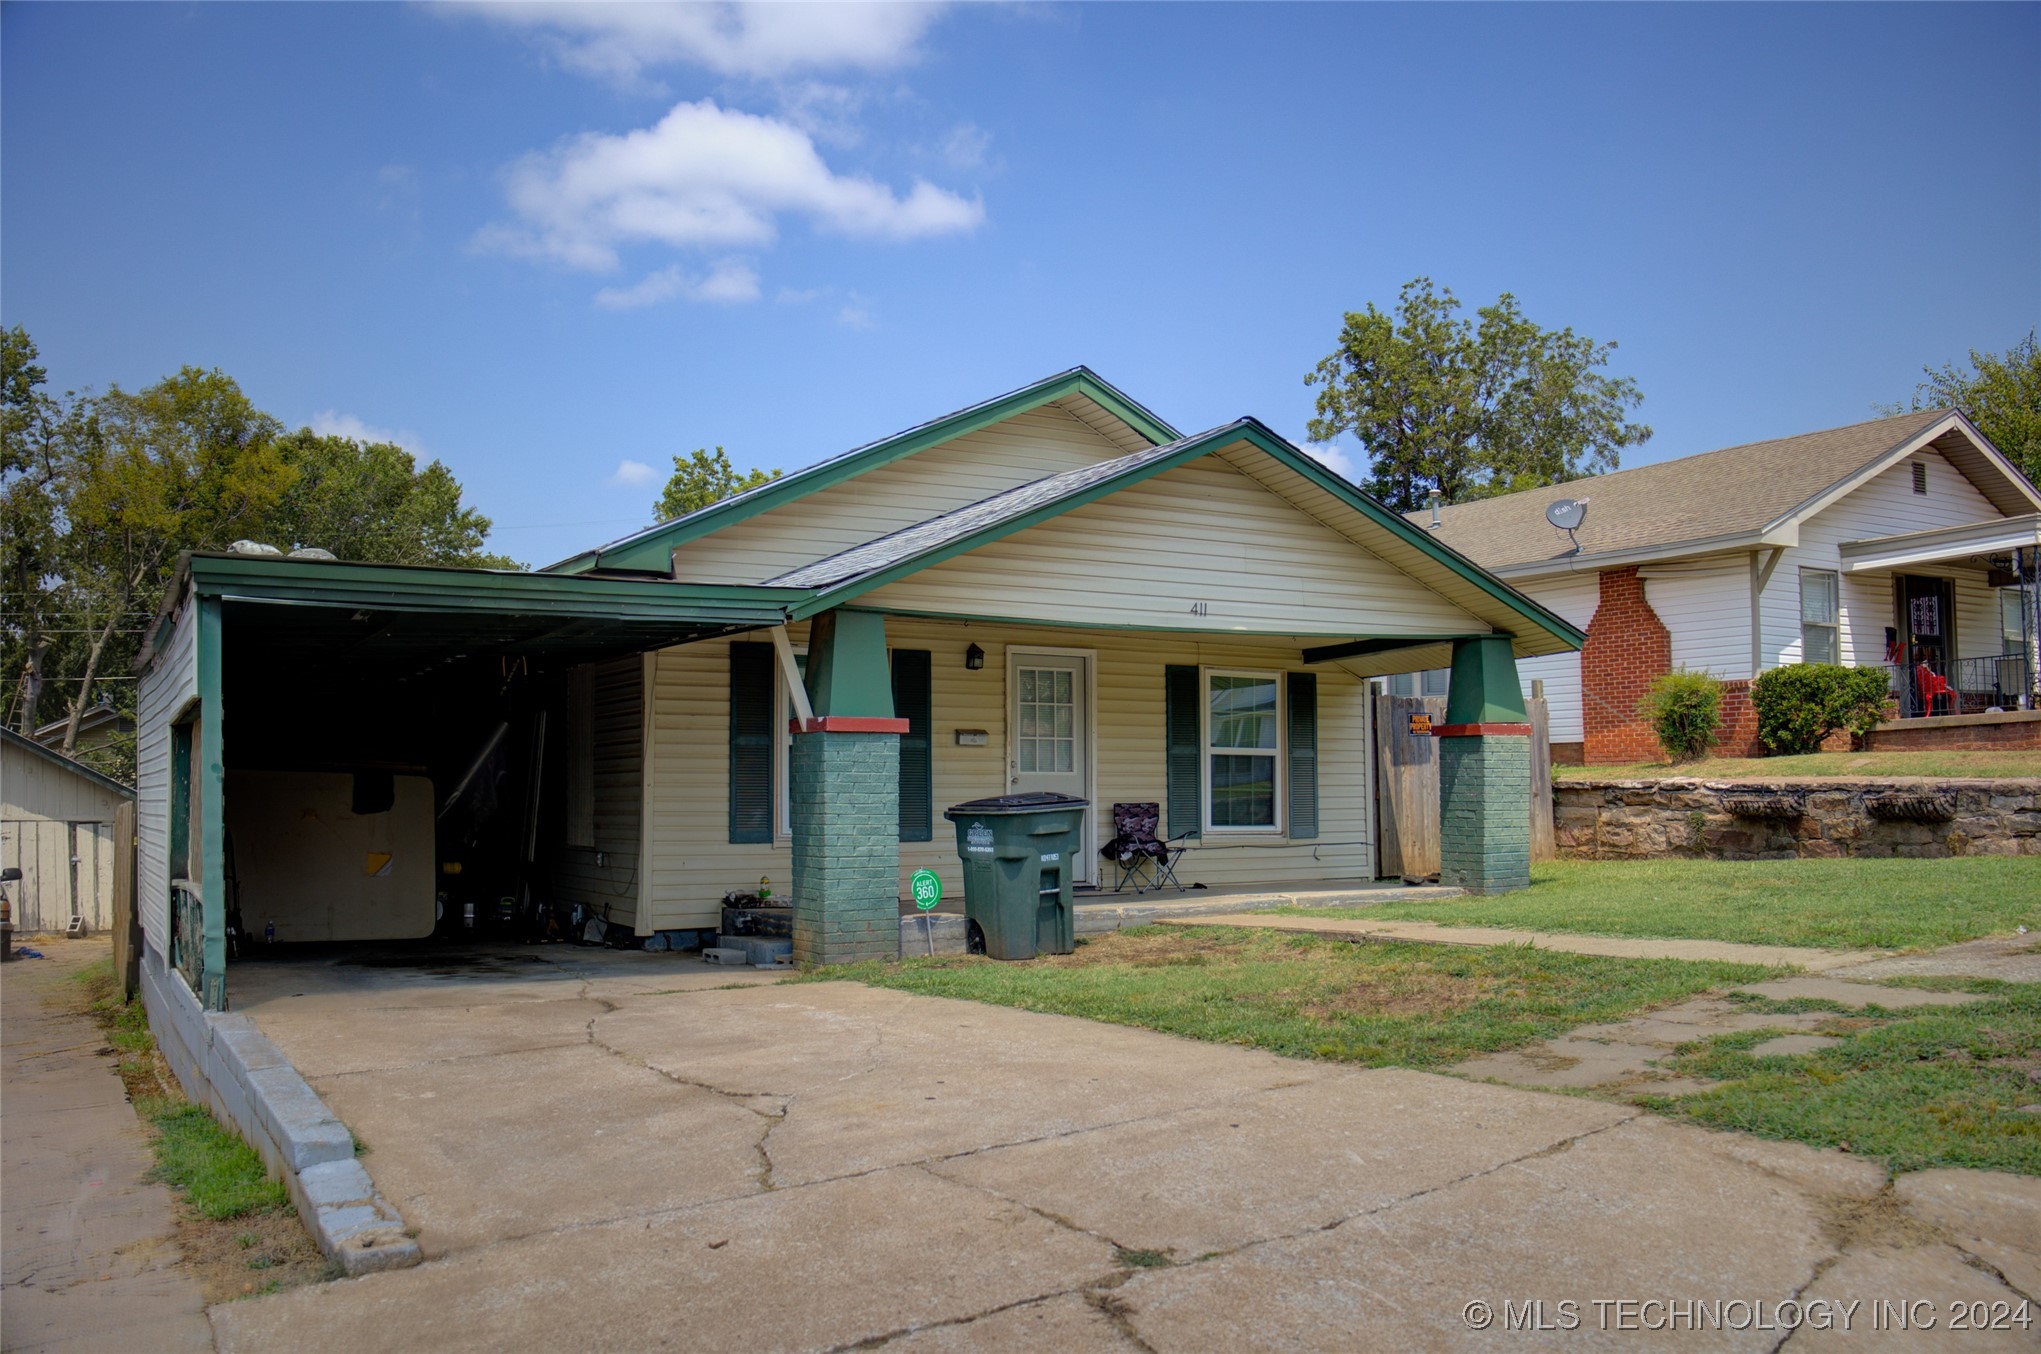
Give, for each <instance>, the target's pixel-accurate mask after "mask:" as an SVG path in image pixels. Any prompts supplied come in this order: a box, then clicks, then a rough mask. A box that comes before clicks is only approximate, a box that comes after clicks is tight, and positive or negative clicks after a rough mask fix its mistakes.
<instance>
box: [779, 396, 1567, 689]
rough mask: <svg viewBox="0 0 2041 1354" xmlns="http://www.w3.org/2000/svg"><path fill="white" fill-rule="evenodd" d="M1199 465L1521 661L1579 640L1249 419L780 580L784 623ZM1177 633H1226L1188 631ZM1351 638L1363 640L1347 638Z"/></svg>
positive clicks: (1075, 474)
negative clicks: (1404, 578)
mask: <svg viewBox="0 0 2041 1354" xmlns="http://www.w3.org/2000/svg"><path fill="white" fill-rule="evenodd" d="M1205 456H1213V457H1216V458H1218V459H1220V460H1222V461H1224V462H1225V463H1226V464H1227V465H1228V466H1230V467H1231V468H1232V469H1234V470H1237V471H1240V472H1241V473H1242V474H1244V475H1245V476H1246V477H1247V478H1248V479H1250V480H1253V481H1255V482H1256V484H1258V485H1259V487H1260V488H1262V489H1265V490H1268V491H1269V492H1271V493H1273V494H1274V495H1276V496H1277V497H1278V498H1281V499H1283V500H1285V501H1286V502H1287V503H1288V504H1289V505H1290V507H1292V508H1294V509H1295V510H1296V511H1298V512H1300V513H1302V514H1304V515H1305V516H1306V517H1309V518H1311V519H1313V520H1315V521H1316V522H1317V523H1318V524H1319V526H1321V527H1324V528H1327V529H1329V530H1330V531H1332V532H1334V533H1336V534H1337V535H1339V536H1342V537H1344V538H1346V539H1347V540H1348V541H1349V542H1351V543H1353V544H1354V545H1356V546H1358V547H1359V548H1360V549H1361V550H1362V551H1364V552H1366V553H1368V554H1370V555H1373V556H1375V557H1376V558H1379V559H1381V560H1383V561H1385V562H1386V563H1387V564H1388V565H1389V566H1390V567H1392V568H1394V569H1395V570H1397V571H1399V572H1400V573H1402V574H1405V575H1408V576H1409V577H1410V578H1411V579H1413V580H1414V581H1415V582H1416V583H1417V584H1418V585H1419V586H1420V587H1422V588H1424V589H1426V590H1428V591H1430V592H1432V593H1435V594H1437V595H1438V596H1439V597H1440V598H1441V599H1443V602H1444V603H1445V604H1447V605H1449V606H1450V607H1454V608H1458V609H1459V611H1460V612H1461V613H1463V614H1469V615H1472V616H1474V617H1476V618H1478V620H1479V621H1480V622H1481V624H1482V625H1483V626H1485V627H1487V628H1488V629H1492V630H1498V631H1503V632H1506V633H1512V634H1515V635H1517V636H1518V637H1519V641H1520V644H1519V648H1520V652H1523V653H1525V654H1527V655H1528V654H1532V653H1552V652H1559V651H1562V650H1564V649H1568V648H1574V647H1578V645H1579V644H1580V643H1581V642H1582V636H1581V635H1580V633H1579V632H1578V631H1577V630H1575V629H1574V628H1573V627H1572V626H1570V625H1568V624H1567V623H1566V622H1565V621H1564V620H1562V619H1560V618H1559V617H1558V616H1556V615H1554V614H1553V613H1552V612H1550V611H1548V610H1546V609H1545V608H1544V607H1542V606H1540V605H1539V604H1537V603H1536V602H1534V601H1532V600H1531V599H1530V598H1528V597H1525V596H1524V595H1523V594H1521V593H1518V592H1516V591H1515V590H1514V589H1512V588H1510V587H1509V586H1508V585H1506V584H1503V583H1501V582H1500V581H1498V580H1496V579H1495V578H1493V577H1491V576H1490V575H1488V574H1486V573H1485V572H1483V571H1482V570H1481V569H1479V568H1477V567H1476V566H1474V565H1473V564H1471V563H1470V562H1469V561H1467V560H1466V559H1464V558H1463V557H1461V556H1460V555H1458V554H1457V553H1456V552H1454V551H1452V550H1451V549H1449V548H1447V547H1446V546H1444V545H1443V544H1441V543H1440V542H1438V541H1436V540H1433V539H1431V538H1429V537H1428V536H1427V535H1426V534H1425V533H1424V532H1421V531H1419V530H1417V529H1416V528H1414V527H1412V526H1411V525H1410V524H1409V523H1407V522H1405V521H1404V520H1403V519H1402V518H1400V517H1398V516H1397V515H1396V514H1395V513H1392V512H1390V511H1389V510H1388V509H1387V508H1385V507H1383V506H1382V505H1381V504H1380V503H1378V502H1376V501H1375V500H1374V499H1372V498H1369V497H1368V496H1367V495H1366V494H1364V493H1362V492H1361V491H1360V490H1358V489H1356V488H1355V487H1354V486H1352V485H1350V484H1348V483H1347V482H1346V481H1344V480H1342V479H1340V478H1339V476H1337V475H1335V474H1333V473H1332V472H1331V471H1329V470H1327V469H1326V468H1325V467H1324V466H1322V465H1320V464H1319V463H1318V462H1317V461H1315V460H1313V459H1311V458H1310V457H1308V456H1306V455H1304V453H1302V452H1301V451H1298V450H1297V449H1296V448H1295V447H1292V446H1291V445H1290V444H1289V443H1288V442H1286V441H1284V440H1283V439H1282V438H1281V437H1279V436H1277V435H1276V434H1275V433H1273V432H1271V431H1270V430H1269V429H1267V428H1266V427H1264V426H1263V425H1262V424H1260V423H1258V422H1256V421H1255V420H1252V419H1241V420H1238V421H1236V422H1233V423H1229V424H1225V425H1223V426H1221V427H1218V428H1214V429H1212V430H1210V431H1209V432H1205V433H1200V434H1198V435H1196V436H1193V437H1186V438H1182V439H1179V440H1178V441H1176V442H1173V443H1168V444H1165V445H1163V446H1159V447H1154V448H1151V449H1149V450H1147V451H1142V452H1136V453H1134V454H1132V455H1129V456H1124V457H1121V458H1119V459H1118V460H1115V461H1108V462H1103V463H1101V464H1099V465H1097V466H1088V467H1084V468H1082V469H1079V470H1073V471H1068V472H1065V473H1063V474H1061V475H1055V476H1050V477H1048V478H1047V479H1044V480H1039V481H1036V482H1035V483H1033V484H1029V485H1024V486H1022V487H1020V488H1018V489H1012V490H1008V491H1006V492H1004V493H1001V494H995V495H993V496H991V497H990V498H987V499H985V500H982V501H980V502H978V503H974V504H971V505H968V506H967V507H964V508H960V509H958V510H957V511H955V512H951V513H945V514H943V515H941V516H939V517H936V518H933V519H930V520H928V521H926V522H922V523H918V524H916V525H915V526H912V527H908V528H906V529H904V530H901V531H896V532H893V533H891V534H890V535H888V536H884V537H881V538H879V539H877V540H874V541H870V542H866V543H864V544H862V545H859V546H855V547H853V548H851V549H849V550H845V551H841V552H839V553H838V554H836V555H834V556H831V557H830V558H828V559H824V560H820V561H817V562H815V563H813V564H809V565H804V566H803V567H801V568H800V569H796V570H793V571H791V572H789V573H786V574H783V575H781V576H780V577H779V578H777V579H775V580H773V584H774V586H781V587H797V588H806V589H813V590H815V596H814V597H813V598H812V599H811V600H809V601H807V602H804V603H802V604H800V605H799V606H797V607H795V608H794V610H793V612H792V613H791V614H792V616H793V617H794V618H795V619H800V618H803V617H806V616H810V615H814V614H816V613H819V612H821V611H825V610H828V609H829V608H831V607H835V606H841V605H843V604H845V603H846V602H851V601H854V600H856V599H857V598H860V597H863V596H865V595H866V594H868V593H872V592H875V591H876V590H878V589H881V588H884V587H886V586H888V585H889V584H892V583H895V582H897V581H899V580H902V579H906V578H909V577H911V576H913V575H915V574H918V573H920V572H922V571H924V570H927V569H930V568H933V567H935V566H937V565H940V564H943V563H944V562H946V561H949V560H952V559H955V558H957V557H958V556H960V555H964V554H967V553H970V552H972V551H975V550H979V549H981V548H984V547H986V546H988V545H991V544H993V543H995V542H999V541H1003V540H1005V539H1006V538H1008V537H1011V536H1013V535H1014V534H1016V533H1018V532H1022V531H1026V530H1028V529H1029V528H1031V527H1035V526H1038V525H1040V524H1042V523H1045V522H1048V521H1050V520H1052V519H1054V518H1057V517H1060V516H1062V515H1064V514H1066V513H1070V512H1072V511H1074V510H1077V509H1080V508H1083V507H1085V506H1087V505H1090V504H1093V503H1096V502H1098V501H1099V500H1101V499H1104V498H1106V497H1108V496H1110V495H1113V494H1116V493H1121V492H1124V491H1126V490H1129V489H1131V488H1133V487H1134V486H1137V485H1140V484H1142V483H1143V482H1145V481H1148V480H1151V479H1153V478H1155V477H1157V476H1160V475H1164V474H1167V473H1169V472H1170V471H1172V470H1175V469H1176V468H1178V467H1180V466H1184V465H1188V464H1189V463H1190V462H1192V461H1195V460H1198V459H1199V458H1201V457H1205ZM1193 529H1194V527H1193V526H1192V525H1191V524H1188V523H1186V524H1183V525H1182V527H1181V530H1183V531H1190V530H1193ZM1182 628H1185V629H1194V628H1215V629H1217V628H1224V627H1222V626H1213V627H1201V626H1192V625H1189V624H1186V625H1184V626H1183V627H1182ZM1264 628H1265V629H1269V630H1270V632H1273V633H1291V632H1292V631H1290V630H1287V629H1285V628H1284V627H1283V626H1280V625H1277V626H1273V627H1264ZM1365 629H1366V627H1364V626H1361V625H1359V624H1358V623H1357V624H1356V626H1355V631H1356V632H1360V631H1364V630H1365ZM1328 633H1329V632H1328ZM1341 633H1348V632H1341ZM1367 633H1368V634H1372V633H1376V632H1374V631H1368V632H1367ZM1350 637H1352V638H1356V639H1359V638H1364V637H1366V635H1365V634H1363V633H1351V634H1350Z"/></svg>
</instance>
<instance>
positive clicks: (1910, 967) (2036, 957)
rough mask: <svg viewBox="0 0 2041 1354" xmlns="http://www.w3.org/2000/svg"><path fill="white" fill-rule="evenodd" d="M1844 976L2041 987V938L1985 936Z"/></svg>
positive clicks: (1868, 965)
mask: <svg viewBox="0 0 2041 1354" xmlns="http://www.w3.org/2000/svg"><path fill="white" fill-rule="evenodd" d="M1843 976H1847V977H1850V978H1862V979H1869V980H1872V981H1876V980H1877V979H1880V978H1902V977H1927V976H1934V977H1955V978H1997V979H1999V980H2000V981H2002V982H2008V983H2041V935H2036V934H2032V933H2029V934H2026V935H2010V936H1986V937H1985V938H1983V939H1982V940H1966V941H1964V942H1963V943H1961V944H1960V945H1945V946H1943V947H1942V948H1941V949H1939V950H1936V951H1935V952H1934V953H1932V954H1904V955H1895V956H1893V957H1892V958H1889V959H1873V960H1871V961H1870V962H1868V963H1863V964H1855V965H1852V966H1851V967H1850V968H1848V969H1846V970H1843Z"/></svg>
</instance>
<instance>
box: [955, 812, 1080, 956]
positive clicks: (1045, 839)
mask: <svg viewBox="0 0 2041 1354" xmlns="http://www.w3.org/2000/svg"><path fill="white" fill-rule="evenodd" d="M1090 804H1091V801H1090V800H1088V799H1079V798H1078V797H1077V796H1075V795H1061V794H1052V793H1047V792H1042V793H1036V794H1024V795H999V796H996V797H994V798H992V799H973V800H971V801H969V802H968V803H963V804H953V805H951V806H950V807H949V808H947V809H944V810H943V817H945V818H947V819H949V820H950V821H951V822H953V823H955V824H956V825H957V859H958V860H960V861H962V862H963V866H964V916H965V917H966V918H968V919H969V920H970V921H971V922H972V923H974V924H975V929H976V930H977V931H978V932H979V933H980V934H981V935H983V937H984V939H985V953H987V954H988V955H991V956H992V957H993V958H994V959H1033V958H1034V957H1035V956H1036V955H1037V954H1044V953H1046V954H1069V953H1070V952H1071V951H1072V950H1074V949H1076V948H1077V927H1076V917H1075V914H1074V913H1073V912H1072V911H1071V903H1070V884H1071V879H1072V872H1073V871H1074V870H1075V869H1076V866H1077V853H1078V852H1079V851H1081V850H1083V849H1084V845H1083V843H1084V811H1085V809H1086V808H1088V807H1089V806H1090Z"/></svg>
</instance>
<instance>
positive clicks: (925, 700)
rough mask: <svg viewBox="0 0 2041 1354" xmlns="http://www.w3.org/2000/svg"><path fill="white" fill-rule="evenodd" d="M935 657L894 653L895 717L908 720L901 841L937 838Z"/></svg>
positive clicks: (913, 652)
mask: <svg viewBox="0 0 2041 1354" xmlns="http://www.w3.org/2000/svg"><path fill="white" fill-rule="evenodd" d="M932 666H933V655H932V654H931V653H930V652H929V651H928V650H927V649H895V650H893V715H894V717H895V718H896V719H904V720H906V721H907V732H906V733H904V734H901V735H900V840H901V841H903V842H925V841H932V840H934V838H935V774H934V772H935V768H934V751H935V746H934V744H935V740H934V737H933V732H932V729H931V727H930V724H931V720H932V718H933V709H932V706H933V697H932V694H931V686H932V678H931V672H932Z"/></svg>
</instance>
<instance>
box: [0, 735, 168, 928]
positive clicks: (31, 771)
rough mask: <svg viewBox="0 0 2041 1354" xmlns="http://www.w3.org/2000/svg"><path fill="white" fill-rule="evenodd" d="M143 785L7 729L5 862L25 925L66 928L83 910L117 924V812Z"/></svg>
mask: <svg viewBox="0 0 2041 1354" xmlns="http://www.w3.org/2000/svg"><path fill="white" fill-rule="evenodd" d="M134 797H135V792H134V791H133V790H130V789H129V788H128V787H127V786H125V785H122V784H121V783H120V782H119V781H117V780H112V779H109V778H108V777H106V776H103V775H101V774H100V773H99V772H97V771H94V770H93V769H92V768H91V767H89V766H85V765H83V764H81V763H79V762H76V761H73V760H72V759H71V758H69V757H66V756H64V755H63V754H62V753H60V752H57V751H55V750H54V749H51V748H46V747H44V746H43V745H42V744H40V743H37V742H34V741H32V740H30V739H27V738H23V737H21V736H20V735H19V734H17V733H15V732H14V731H13V730H11V729H0V868H5V867H6V866H10V865H14V866H19V867H20V869H21V874H22V877H21V879H20V880H19V881H18V882H16V883H13V884H9V885H7V886H6V892H7V897H8V899H9V900H10V901H11V902H12V903H13V904H14V924H15V926H16V927H17V928H19V929H20V930H22V931H61V930H63V929H64V928H65V927H66V926H68V925H69V924H70V921H71V918H72V917H74V916H76V917H83V918H84V919H85V921H86V923H87V924H88V925H90V926H91V927H92V928H93V929H94V930H95V931H96V930H103V929H105V928H106V927H108V926H110V925H112V924H113V853H114V840H113V823H114V813H115V811H116V810H117V809H119V808H120V806H121V805H122V804H124V803H126V802H127V801H128V800H130V799H133V798H134Z"/></svg>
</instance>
